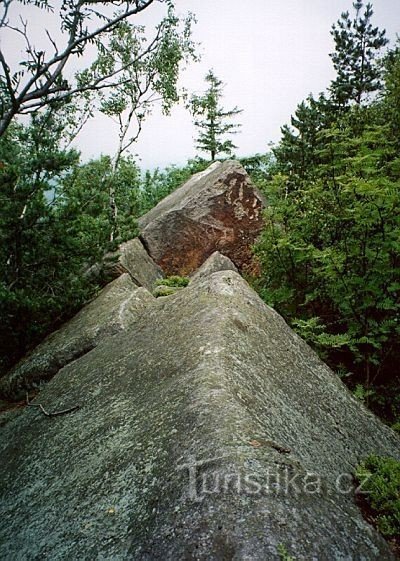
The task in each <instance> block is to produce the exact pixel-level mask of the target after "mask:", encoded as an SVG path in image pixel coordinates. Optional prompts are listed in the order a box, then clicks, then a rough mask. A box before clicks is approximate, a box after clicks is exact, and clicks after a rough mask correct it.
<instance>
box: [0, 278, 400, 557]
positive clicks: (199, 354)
mask: <svg viewBox="0 0 400 561" xmlns="http://www.w3.org/2000/svg"><path fill="white" fill-rule="evenodd" d="M36 402H40V403H42V404H43V405H44V406H46V407H47V408H48V409H53V410H54V409H63V408H67V407H72V406H74V405H77V404H78V405H80V409H78V410H77V411H76V412H74V413H71V414H68V415H65V416H61V417H57V418H52V419H49V418H46V417H45V416H44V415H42V414H41V412H40V411H39V410H38V409H37V408H33V407H32V408H26V409H25V410H24V411H23V413H21V414H20V415H19V416H18V417H16V418H14V419H11V420H10V421H9V422H8V423H7V424H6V425H5V426H3V427H2V428H1V429H0V466H1V474H2V477H1V479H0V493H1V506H0V515H1V520H2V524H1V529H0V558H1V559H7V561H14V560H15V561H17V560H18V561H19V560H22V559H23V560H24V561H25V560H26V561H30V560H37V559H49V560H51V561H61V560H62V561H64V560H67V559H68V560H69V559H71V560H72V559H79V560H81V561H86V560H87V561H89V560H90V561H93V560H94V559H96V560H107V561H108V560H113V561H120V560H121V561H122V560H124V561H125V560H137V561H150V560H154V561H156V560H157V561H158V560H160V561H178V560H202V561H222V560H234V561H245V560H247V561H248V560H251V561H267V560H273V561H274V560H278V559H281V556H280V555H279V553H278V546H280V545H281V546H284V547H285V548H286V550H287V551H288V553H289V554H290V555H291V556H293V558H294V559H296V561H301V560H304V561H311V560H317V561H324V560H326V561H328V560H329V561H339V560H340V561H344V560H348V561H352V560H360V561H361V560H363V561H369V560H375V561H384V560H389V559H392V558H393V557H392V554H391V552H390V550H389V548H388V545H387V544H386V542H385V541H384V540H383V538H382V537H381V536H380V535H379V534H378V533H377V532H376V531H375V530H374V529H373V528H372V527H371V526H370V525H369V524H368V523H367V522H365V521H364V520H363V518H362V515H361V513H360V511H359V509H358V507H357V506H356V505H355V503H354V500H353V492H352V482H351V474H352V473H353V470H354V467H355V465H356V464H357V463H358V462H359V461H360V460H361V459H362V458H364V457H365V456H366V455H368V454H369V453H372V452H374V453H378V454H384V455H391V456H394V457H397V458H400V441H399V437H398V436H397V435H396V434H395V433H394V432H393V431H391V430H390V429H389V428H388V427H386V426H384V425H383V424H382V423H381V422H380V421H379V420H378V419H377V418H376V417H375V416H374V415H372V414H371V413H370V412H368V411H367V410H366V409H365V408H364V407H363V405H362V404H360V403H359V402H358V401H357V400H356V399H355V398H354V397H353V396H352V395H351V394H350V392H348V391H347V389H346V388H345V387H344V385H343V384H342V382H341V381H340V380H339V379H338V378H337V376H335V375H334V374H333V372H332V371H331V370H330V369H329V368H328V367H327V366H326V365H325V364H324V363H322V362H321V361H320V360H319V358H318V357H317V356H316V354H315V353H314V352H313V351H312V350H311V349H310V348H309V347H308V346H307V345H306V343H304V342H303V341H302V340H301V339H300V338H299V337H298V336H297V335H296V334H295V333H293V331H292V330H291V329H290V328H289V327H288V326H287V325H286V323H285V322H284V321H283V319H282V318H281V317H280V316H279V315H278V314H277V313H276V312H274V311H273V310H272V309H270V308H269V307H267V306H266V305H265V304H264V303H263V302H262V301H261V300H260V299H259V297H258V296H257V295H256V294H255V293H254V292H253V291H252V290H251V289H250V287H249V285H248V284H247V283H246V282H245V281H244V280H243V279H242V278H241V277H240V276H239V275H238V274H237V273H235V272H234V271H222V272H216V273H213V274H211V275H209V276H206V277H201V278H198V279H197V280H195V281H192V282H191V284H190V285H189V287H187V288H185V289H184V290H181V291H179V292H177V293H176V294H174V295H172V296H169V297H167V298H163V299H162V300H157V301H156V303H155V304H154V305H152V306H150V307H148V308H147V309H146V313H145V314H142V315H141V317H140V318H138V319H137V321H135V322H134V323H133V324H131V325H130V326H129V327H128V328H127V329H126V331H125V332H121V333H119V334H117V335H115V336H113V337H111V338H108V339H106V340H103V341H102V342H101V344H100V345H98V346H97V347H96V348H95V349H93V350H92V351H91V352H90V353H89V354H86V355H85V356H83V357H81V358H80V359H78V360H76V361H75V362H73V363H71V364H69V365H68V366H66V367H65V368H63V369H62V370H61V371H60V372H59V373H58V374H57V375H56V376H55V377H54V378H53V379H52V380H51V381H50V382H49V383H48V384H47V385H46V386H45V387H44V388H43V390H42V391H41V393H40V394H39V396H38V398H37V400H36ZM346 491H348V492H346Z"/></svg>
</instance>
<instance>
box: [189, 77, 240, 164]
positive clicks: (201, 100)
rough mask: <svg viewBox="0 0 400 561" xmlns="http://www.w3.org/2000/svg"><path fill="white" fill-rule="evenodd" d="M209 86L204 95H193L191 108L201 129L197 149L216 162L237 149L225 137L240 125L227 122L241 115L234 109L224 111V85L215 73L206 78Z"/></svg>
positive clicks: (238, 110)
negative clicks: (207, 154)
mask: <svg viewBox="0 0 400 561" xmlns="http://www.w3.org/2000/svg"><path fill="white" fill-rule="evenodd" d="M205 80H206V82H207V83H208V84H209V87H208V89H207V91H206V92H205V93H204V94H203V95H193V96H192V98H191V100H190V108H191V111H192V114H193V116H194V117H195V121H194V124H195V126H196V127H198V128H199V131H200V132H199V136H198V138H197V148H198V149H199V150H201V151H203V152H209V153H210V157H211V160H212V161H214V160H215V158H216V156H217V155H218V154H232V151H233V150H234V149H235V148H236V146H235V145H234V144H233V142H232V141H231V140H229V139H224V138H223V137H224V135H227V134H229V135H231V134H235V133H236V132H237V131H236V130H235V129H237V128H238V127H239V126H240V125H238V124H234V123H229V122H226V121H227V119H231V118H233V117H235V116H236V115H238V114H239V113H241V110H240V109H238V108H237V107H234V108H233V109H231V110H230V111H226V110H224V109H223V108H222V107H221V105H220V100H221V97H222V89H223V84H222V82H221V80H219V79H218V78H217V77H216V76H215V74H214V72H213V71H212V70H210V71H209V72H208V74H207V76H206V77H205Z"/></svg>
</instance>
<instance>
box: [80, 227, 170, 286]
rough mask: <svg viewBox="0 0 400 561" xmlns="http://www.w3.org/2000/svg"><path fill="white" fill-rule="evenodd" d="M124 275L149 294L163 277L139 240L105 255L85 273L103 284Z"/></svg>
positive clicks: (134, 240)
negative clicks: (145, 289)
mask: <svg viewBox="0 0 400 561" xmlns="http://www.w3.org/2000/svg"><path fill="white" fill-rule="evenodd" d="M124 273H128V274H129V275H130V277H131V279H132V280H133V282H134V283H135V284H136V285H137V286H143V287H144V288H147V290H149V291H150V292H152V291H153V290H154V287H155V286H156V283H157V281H158V280H160V279H162V278H163V276H164V274H163V271H162V270H161V268H160V267H159V266H158V265H156V263H154V261H153V260H152V258H151V257H150V256H149V254H148V253H147V251H146V250H145V248H144V247H143V244H142V242H141V241H140V240H139V238H134V239H133V240H129V241H127V242H124V243H122V244H121V245H120V246H119V248H118V250H117V251H114V252H109V253H107V254H106V255H105V256H104V258H103V261H102V262H101V263H97V264H96V265H93V266H92V267H90V269H89V270H88V271H87V272H86V274H87V275H89V276H91V277H93V278H95V279H97V280H99V281H100V282H102V283H104V284H106V283H108V282H110V281H112V280H113V279H115V278H117V277H119V276H120V275H122V274H124Z"/></svg>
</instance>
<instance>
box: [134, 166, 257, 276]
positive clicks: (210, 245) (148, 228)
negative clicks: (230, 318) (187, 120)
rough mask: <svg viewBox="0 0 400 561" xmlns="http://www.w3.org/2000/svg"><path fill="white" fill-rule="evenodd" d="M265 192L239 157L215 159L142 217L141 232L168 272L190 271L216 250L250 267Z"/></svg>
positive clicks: (240, 267) (182, 272)
mask: <svg viewBox="0 0 400 561" xmlns="http://www.w3.org/2000/svg"><path fill="white" fill-rule="evenodd" d="M262 208H263V202H262V195H261V194H260V193H259V192H258V190H257V189H256V188H255V187H254V185H252V183H251V181H250V178H249V176H248V175H247V173H246V171H245V170H244V169H243V167H242V166H241V165H240V164H239V163H238V162H237V161H225V162H223V163H220V162H215V163H214V164H212V165H211V166H210V167H209V168H208V169H207V170H205V171H204V172H201V173H199V174H196V175H194V176H193V177H192V178H191V179H190V180H189V181H188V182H187V183H185V184H184V185H183V186H182V187H180V188H179V189H177V190H176V191H174V192H173V193H171V194H170V195H169V196H168V197H166V198H165V199H164V200H162V201H161V202H160V203H159V204H158V205H157V206H156V207H155V208H153V209H152V210H151V211H150V212H148V213H147V214H145V215H144V216H142V217H141V218H140V219H139V228H140V237H141V239H142V241H143V243H144V245H145V246H146V249H147V250H148V252H149V254H150V255H151V257H152V258H153V259H154V261H155V262H156V263H158V265H160V266H161V268H162V269H163V270H164V272H165V273H166V274H168V275H171V274H178V275H188V274H190V273H192V272H193V271H195V270H196V269H197V268H198V267H199V266H200V265H201V264H202V263H203V262H204V261H205V260H206V259H207V258H208V257H209V256H210V255H211V254H212V253H213V252H214V251H220V252H221V253H223V254H224V255H227V256H228V257H229V258H230V259H231V260H232V261H233V262H234V264H235V265H236V266H237V267H238V269H239V270H241V271H252V270H254V269H255V267H256V266H255V262H254V259H253V256H252V252H251V246H252V245H253V243H254V241H255V240H256V238H257V236H258V235H259V233H260V230H261V228H262V216H261V214H262Z"/></svg>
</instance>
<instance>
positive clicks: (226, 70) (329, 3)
mask: <svg viewBox="0 0 400 561" xmlns="http://www.w3.org/2000/svg"><path fill="white" fill-rule="evenodd" d="M372 3H373V6H374V11H375V15H374V19H373V23H374V24H375V25H378V26H379V27H380V28H386V30H387V36H388V38H389V39H390V44H391V45H393V44H394V41H395V38H396V33H399V32H400V0H374V1H373V2H372ZM53 4H54V5H57V4H58V2H56V1H55V2H54V3H53ZM351 6H352V2H351V0H251V2H243V0H176V7H177V10H178V12H180V13H181V14H184V13H185V12H187V11H191V12H193V13H194V14H195V15H196V17H197V21H198V23H197V25H196V26H195V29H194V39H195V40H196V41H197V42H199V43H201V45H200V47H199V51H200V53H201V55H202V59H201V62H199V63H197V64H191V65H190V68H188V69H186V70H185V71H184V72H183V73H182V79H181V82H182V84H183V85H184V86H185V87H186V88H187V89H189V91H192V92H193V91H194V92H197V93H200V92H202V91H203V90H204V87H205V85H204V76H205V74H206V73H207V71H208V70H209V69H210V68H213V69H214V72H215V74H216V75H217V76H218V77H219V78H220V79H221V80H223V82H224V83H225V84H226V86H225V90H224V98H223V105H224V107H225V108H226V109H231V108H232V107H233V106H235V105H237V106H238V107H239V108H240V109H243V113H242V114H241V115H239V117H238V119H237V121H238V122H240V123H241V124H242V128H241V132H240V134H238V135H236V136H235V137H234V138H233V140H234V142H235V143H236V144H237V145H238V150H237V155H239V156H246V155H251V154H254V153H256V152H265V151H266V150H267V147H268V143H269V142H270V141H272V142H276V141H277V140H278V139H279V136H280V127H281V126H282V125H283V124H284V123H286V122H288V121H289V119H290V115H291V114H292V113H293V111H294V110H295V108H296V106H297V104H298V103H299V102H301V101H302V100H303V99H304V98H305V97H306V96H307V95H308V94H309V93H311V92H313V93H314V94H318V93H319V92H320V91H323V90H325V89H326V87H327V86H328V85H329V82H330V80H331V79H332V78H333V77H334V73H333V68H332V64H331V61H330V58H329V53H330V52H331V51H332V49H333V42H332V38H331V35H330V28H331V26H332V24H333V23H334V22H335V21H336V20H337V19H338V18H339V16H340V14H341V12H343V11H345V10H351V9H352V8H351ZM23 9H25V10H26V8H23ZM160 9H161V6H157V4H155V5H154V7H153V6H152V7H151V8H149V9H148V10H147V11H146V12H144V13H143V15H142V16H141V18H137V19H136V20H135V23H141V22H143V23H146V24H149V23H150V24H151V23H155V22H157V20H158V19H159V16H160ZM26 15H27V16H28V15H29V14H28V13H27V12H26ZM30 25H32V26H36V27H37V31H38V32H39V30H40V28H42V29H43V23H42V22H40V21H32V22H30ZM195 134H196V131H195V130H194V128H193V125H192V120H191V117H190V115H189V114H188V112H187V111H186V110H185V109H184V108H183V107H177V108H175V109H174V110H173V111H172V114H171V116H170V117H164V116H162V115H161V114H160V112H159V111H157V110H156V111H155V112H154V115H153V116H152V117H150V118H148V120H147V122H146V123H145V125H144V128H143V132H142V134H141V137H140V139H139V141H138V142H137V144H136V145H135V146H134V147H133V150H132V152H133V153H136V154H138V156H139V158H140V165H141V167H143V168H154V167H156V166H160V167H163V166H166V165H168V164H171V163H177V164H182V163H184V162H185V161H186V160H187V159H188V158H191V157H194V156H195V155H196V150H195V147H194V137H195ZM77 146H78V147H79V149H80V150H81V151H82V153H83V156H84V158H85V159H88V158H90V157H97V156H98V155H99V154H101V153H113V152H114V151H115V149H116V146H117V128H116V125H115V124H114V123H112V121H111V120H110V119H108V118H107V117H104V116H101V115H99V116H97V117H96V118H95V119H94V120H93V121H92V122H91V123H89V124H88V125H87V126H86V128H85V129H84V130H83V131H82V133H81V135H80V137H79V138H78V140H77Z"/></svg>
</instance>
